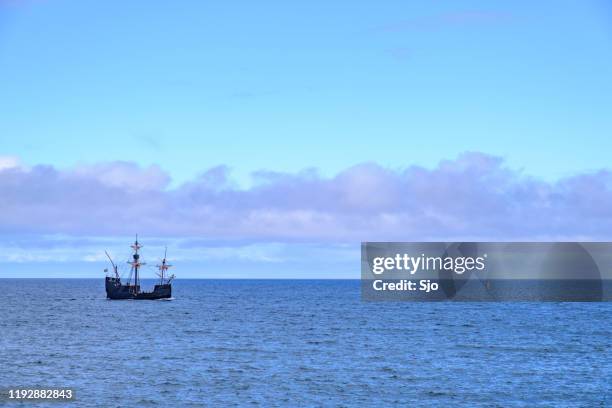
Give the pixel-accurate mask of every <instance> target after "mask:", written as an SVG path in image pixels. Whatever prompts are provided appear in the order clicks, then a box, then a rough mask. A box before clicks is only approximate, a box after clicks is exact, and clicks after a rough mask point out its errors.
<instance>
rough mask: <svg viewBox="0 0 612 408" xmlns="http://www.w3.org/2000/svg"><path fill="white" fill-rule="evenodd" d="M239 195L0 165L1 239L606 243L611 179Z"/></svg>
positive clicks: (219, 171) (263, 189)
mask: <svg viewBox="0 0 612 408" xmlns="http://www.w3.org/2000/svg"><path fill="white" fill-rule="evenodd" d="M253 179H254V183H253V185H252V186H251V187H249V188H246V189H244V188H239V187H237V186H236V185H235V183H233V182H232V179H231V175H230V172H229V169H228V168H227V167H223V166H221V167H215V168H211V169H209V170H207V171H205V172H203V173H202V174H201V175H200V176H199V177H198V178H197V179H195V180H192V181H191V182H188V183H185V184H183V185H181V186H178V187H176V188H170V187H169V183H170V176H169V174H168V173H166V172H165V171H164V170H162V169H161V168H159V167H157V166H151V167H144V168H143V167H140V166H138V165H137V164H135V163H129V162H108V163H100V164H96V165H92V166H79V167H76V168H72V169H57V168H54V167H52V166H45V165H40V166H33V167H29V168H26V167H23V166H21V165H20V164H19V162H18V160H16V159H15V158H5V159H2V158H0V233H1V234H3V235H4V236H10V235H12V234H65V235H70V236H122V235H128V236H131V235H132V234H133V233H135V232H139V233H140V234H142V235H149V236H168V237H184V238H192V239H199V238H206V239H211V240H242V241H245V240H246V241H254V242H266V241H270V242H320V243H324V242H359V241H365V240H369V241H373V240H451V239H460V240H469V239H474V240H552V239H592V240H605V239H610V237H611V234H610V231H612V229H611V228H612V174H611V173H610V172H609V171H605V170H602V171H598V172H593V173H586V174H580V175H576V176H572V177H567V178H564V179H560V180H558V181H556V182H546V181H542V180H538V179H536V178H533V177H529V176H526V175H524V174H523V173H522V172H520V171H517V170H513V169H509V168H508V167H507V166H505V164H504V162H503V160H502V159H501V158H499V157H494V156H490V155H486V154H482V153H464V154H462V155H461V156H459V157H458V158H456V159H453V160H444V161H441V162H440V163H439V164H438V165H437V166H436V167H434V168H431V169H426V168H423V167H418V166H408V167H406V168H404V169H389V168H385V167H382V166H380V165H377V164H375V163H364V164H359V165H356V166H354V167H350V168H348V169H346V170H344V171H342V172H340V173H339V174H337V175H335V176H333V177H322V176H320V175H319V174H318V173H317V171H316V170H305V171H302V172H298V173H282V172H271V171H259V172H256V173H253Z"/></svg>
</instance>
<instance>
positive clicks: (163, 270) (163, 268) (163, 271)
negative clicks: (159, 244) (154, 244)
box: [157, 247, 172, 285]
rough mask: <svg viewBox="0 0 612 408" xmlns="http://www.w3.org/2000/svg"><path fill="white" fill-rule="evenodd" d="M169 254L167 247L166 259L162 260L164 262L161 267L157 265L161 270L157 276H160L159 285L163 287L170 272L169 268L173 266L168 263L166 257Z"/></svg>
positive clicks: (165, 251)
mask: <svg viewBox="0 0 612 408" xmlns="http://www.w3.org/2000/svg"><path fill="white" fill-rule="evenodd" d="M167 254H168V247H166V249H165V250H164V259H162V262H161V264H160V265H157V268H158V269H159V273H158V274H157V276H159V284H160V285H163V284H164V279H165V277H166V271H167V270H168V268H170V267H171V266H172V265H170V264H168V263H166V255H167Z"/></svg>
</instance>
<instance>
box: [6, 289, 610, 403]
mask: <svg viewBox="0 0 612 408" xmlns="http://www.w3.org/2000/svg"><path fill="white" fill-rule="evenodd" d="M147 284H149V285H152V283H151V282H149V283H147V282H145V283H143V286H145V287H146V286H147ZM0 291H1V292H0V293H2V296H0V311H1V313H2V318H1V319H0V388H6V387H16V386H19V387H32V386H44V387H72V388H74V389H75V392H76V400H75V401H74V402H70V403H66V404H65V406H74V407H77V406H78V407H125V406H138V407H155V406H162V407H201V406H224V407H225V406H259V405H261V406H291V407H295V406H394V405H395V406H466V407H478V406H483V407H513V406H517V407H524V406H528V407H537V406H542V407H549V406H561V407H604V406H612V390H611V385H610V384H611V379H612V303H520V302H519V303H517V302H515V303H510V302H508V303H492V302H483V303H469V302H467V303H448V302H441V303H435V302H434V303H430V302H426V303H416V302H404V303H401V302H396V303H393V302H387V303H366V302H362V301H361V298H360V285H359V281H324V280H318V281H317V280H313V281H283V280H178V281H176V282H175V284H174V286H173V295H174V297H175V299H174V300H172V301H110V300H106V299H105V293H104V281H103V279H95V280H93V279H91V280H88V279H83V280H38V279H24V280H16V279H15V280H13V279H2V280H0ZM14 405H15V406H50V407H58V406H63V405H64V404H59V405H58V403H46V404H43V403H31V402H29V403H23V404H21V405H19V404H14Z"/></svg>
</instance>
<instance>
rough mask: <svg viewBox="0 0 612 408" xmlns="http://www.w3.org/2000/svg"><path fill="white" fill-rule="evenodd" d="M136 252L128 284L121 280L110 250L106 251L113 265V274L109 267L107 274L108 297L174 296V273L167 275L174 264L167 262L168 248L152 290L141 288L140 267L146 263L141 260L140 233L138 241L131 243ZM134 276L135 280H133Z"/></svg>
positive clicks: (159, 266) (158, 266)
mask: <svg viewBox="0 0 612 408" xmlns="http://www.w3.org/2000/svg"><path fill="white" fill-rule="evenodd" d="M131 248H132V250H133V251H134V253H133V254H132V260H131V261H128V264H130V265H131V268H130V275H129V277H128V279H127V284H123V283H122V282H121V277H120V276H119V272H118V268H117V264H115V262H113V259H112V258H111V257H110V255H109V254H108V252H106V251H104V253H105V254H106V256H107V257H108V260H109V261H110V263H111V265H112V266H113V272H114V273H113V276H108V269H105V270H104V271H105V272H107V276H106V297H107V298H109V299H134V300H156V299H168V298H170V297H172V280H173V279H174V275H170V276H167V272H168V269H169V268H170V267H171V266H172V265H170V264H168V263H167V262H166V255H167V251H168V249H167V248H166V251H165V252H164V259H162V261H161V262H160V264H159V265H157V269H158V270H159V273H158V274H157V276H158V277H159V282H158V283H157V284H156V285H155V286H154V288H153V291H152V292H143V291H141V290H140V268H141V267H142V266H143V265H145V263H144V262H141V260H140V253H139V250H140V248H142V245H140V244H139V243H138V235H136V241H135V242H134V244H132V245H131ZM132 277H133V281H132Z"/></svg>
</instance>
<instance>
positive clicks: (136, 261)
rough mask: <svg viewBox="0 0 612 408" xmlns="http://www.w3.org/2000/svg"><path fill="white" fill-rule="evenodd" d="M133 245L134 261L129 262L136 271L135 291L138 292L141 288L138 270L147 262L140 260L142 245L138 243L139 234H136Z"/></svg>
mask: <svg viewBox="0 0 612 408" xmlns="http://www.w3.org/2000/svg"><path fill="white" fill-rule="evenodd" d="M131 247H132V249H133V250H134V254H133V255H132V261H131V262H128V263H129V264H130V265H132V269H133V271H134V292H136V293H138V292H139V289H140V278H139V276H138V270H139V269H140V267H141V266H142V265H144V264H145V263H144V262H140V254H139V253H138V250H139V249H140V248H142V246H141V245H140V244H139V243H138V234H136V241H134V244H133V245H131Z"/></svg>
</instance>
